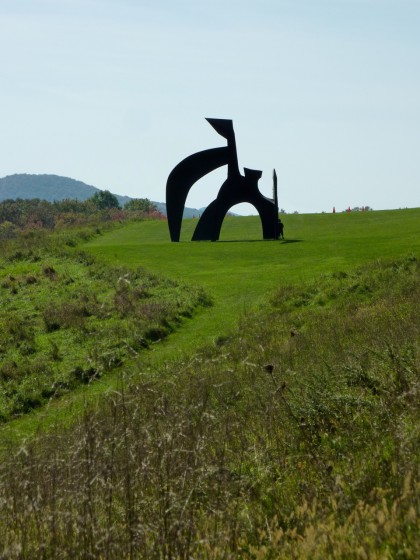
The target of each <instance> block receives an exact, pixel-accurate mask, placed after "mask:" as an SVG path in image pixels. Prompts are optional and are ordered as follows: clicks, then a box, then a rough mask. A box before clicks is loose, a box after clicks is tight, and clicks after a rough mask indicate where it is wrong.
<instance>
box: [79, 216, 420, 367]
mask: <svg viewBox="0 0 420 560" xmlns="http://www.w3.org/2000/svg"><path fill="white" fill-rule="evenodd" d="M284 222H285V238H286V239H285V241H283V242H277V241H262V240H261V237H262V235H261V224H260V221H259V218H258V217H240V218H238V217H228V218H226V220H225V222H224V225H223V228H222V233H221V237H220V241H219V242H217V243H211V242H195V243H191V242H189V240H190V239H191V236H192V233H193V229H194V227H195V225H196V223H197V222H196V220H186V221H184V224H183V230H182V236H181V242H180V243H170V242H169V234H168V230H167V226H166V224H165V223H162V222H148V223H138V224H132V225H130V226H128V227H125V228H121V229H119V230H115V231H113V232H112V233H110V234H108V235H106V236H103V237H99V238H96V239H95V240H94V241H92V242H90V243H89V244H88V245H87V249H88V250H89V251H91V252H92V253H93V254H95V255H96V256H98V257H99V258H100V259H101V260H104V261H105V262H108V263H110V264H115V263H124V265H128V266H139V265H140V266H144V267H145V268H146V269H148V270H151V271H152V272H158V273H160V274H163V275H165V276H168V277H170V278H176V279H179V280H181V279H182V280H183V281H185V282H189V283H192V284H198V285H200V286H202V287H203V288H204V289H205V290H206V292H208V293H209V294H210V295H211V296H212V297H213V300H214V306H213V307H212V308H210V309H206V310H205V312H203V313H201V314H200V315H199V316H197V317H195V318H194V320H193V321H191V322H189V324H187V325H185V327H184V328H183V329H182V332H179V333H177V334H175V335H173V336H172V337H171V339H170V341H168V342H167V343H165V348H159V354H160V356H162V359H168V357H171V356H176V354H177V353H179V352H182V351H184V350H186V351H187V352H190V351H192V350H193V349H194V348H197V347H198V346H199V345H201V344H203V343H208V342H211V341H213V340H214V339H216V338H217V337H219V336H222V335H223V334H224V333H226V332H227V331H229V329H231V328H232V327H233V326H234V325H235V324H236V323H237V321H238V319H239V317H240V316H241V314H243V313H245V312H247V311H249V310H250V309H251V308H253V307H254V306H256V305H258V304H260V303H261V302H263V301H264V300H266V298H267V294H268V293H270V291H272V290H274V289H275V288H277V287H279V286H282V285H286V284H295V285H297V284H302V283H304V282H307V281H310V280H311V279H313V278H316V277H319V276H320V275H321V274H325V273H330V272H334V271H335V272H337V271H346V270H349V269H351V268H352V267H354V266H357V265H359V264H362V263H364V262H369V261H371V260H373V259H377V258H385V259H386V258H395V257H398V256H401V255H410V254H417V255H418V254H419V251H420V209H408V210H400V211H381V212H367V213H349V214H348V213H341V214H316V215H308V214H305V215H296V214H295V215H288V216H286V217H285V218H284Z"/></svg>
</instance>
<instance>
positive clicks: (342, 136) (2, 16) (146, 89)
mask: <svg viewBox="0 0 420 560" xmlns="http://www.w3.org/2000/svg"><path fill="white" fill-rule="evenodd" d="M0 76H1V88H0V154H1V157H0V177H4V176H5V175H11V174H13V173H55V174H58V175H65V176H69V177H73V178H75V179H79V180H82V181H85V182H86V183H88V184H92V185H94V186H96V187H98V188H102V189H109V190H111V191H112V192H115V193H118V194H124V195H129V196H133V197H148V198H150V199H152V200H156V201H164V199H165V185H166V179H167V176H168V174H169V173H170V171H171V169H172V168H173V167H174V166H175V165H176V164H177V163H178V162H179V161H180V160H181V159H183V158H184V157H186V156H188V155H190V154H191V153H193V152H196V151H199V150H203V149H206V148H212V147H216V146H221V145H223V143H224V140H223V139H222V138H221V137H220V136H218V135H217V134H216V132H215V131H214V130H213V129H212V128H211V127H210V125H209V124H208V123H207V122H206V121H205V120H204V118H205V117H218V118H231V119H233V122H234V127H235V132H236V140H237V147H238V156H239V163H240V166H241V167H244V166H245V167H251V168H254V169H261V170H262V171H263V176H262V178H261V180H260V183H259V184H260V190H261V191H262V192H263V193H264V194H265V195H267V196H271V189H272V187H271V175H272V169H273V168H276V171H277V175H278V178H279V204H280V206H281V207H282V208H284V209H285V210H286V211H287V212H293V211H295V210H296V211H299V212H322V211H327V212H330V211H331V210H332V207H333V206H335V207H336V208H337V210H344V209H345V208H346V207H347V206H349V205H350V206H351V207H353V206H362V205H368V206H371V207H372V208H374V209H385V208H403V207H416V206H420V157H419V155H418V151H419V146H420V2H419V1H418V0H395V1H394V0H224V1H221V0H212V1H208V2H200V1H199V0H176V1H169V0H137V1H134V0H37V1H36V2H35V1H33V0H0ZM225 175H226V172H225V170H218V171H217V172H215V173H213V174H211V175H209V176H207V178H206V179H204V180H203V181H200V182H198V183H197V184H196V185H195V186H194V187H193V189H192V190H191V193H190V196H189V198H188V200H187V205H188V206H192V207H201V206H205V205H207V204H208V203H209V202H211V200H212V199H213V198H214V197H215V196H216V194H217V191H218V188H219V186H220V184H221V182H222V181H223V180H224V178H225ZM237 210H238V211H239V212H241V213H245V214H247V213H255V212H254V211H253V209H252V208H251V207H249V206H247V205H246V206H242V207H241V208H239V209H237Z"/></svg>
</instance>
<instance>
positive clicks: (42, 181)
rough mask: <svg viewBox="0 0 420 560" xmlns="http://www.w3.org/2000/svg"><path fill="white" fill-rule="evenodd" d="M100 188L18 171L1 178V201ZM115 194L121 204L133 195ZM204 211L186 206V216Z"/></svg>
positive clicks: (80, 195) (79, 194)
mask: <svg viewBox="0 0 420 560" xmlns="http://www.w3.org/2000/svg"><path fill="white" fill-rule="evenodd" d="M100 190H104V189H99V188H97V187H94V186H92V185H87V184H86V183H83V181H77V180H75V179H71V178H70V177H62V176H60V175H47V174H44V175H33V174H28V173H17V174H15V175H8V176H7V177H3V178H0V202H1V201H2V200H7V199H16V198H23V199H27V198H40V199H41V200H48V201H49V202H53V201H54V200H64V199H66V198H71V199H77V200H87V199H88V198H90V197H91V196H93V195H94V194H95V192H98V191H100ZM114 194H115V193H114ZM115 196H116V197H117V199H118V202H119V203H120V205H121V206H124V204H125V203H126V202H128V201H129V200H131V199H132V197H129V196H122V195H119V194H115ZM152 202H153V204H156V206H157V208H158V210H159V211H160V212H162V214H164V215H165V216H166V204H165V203H164V202H155V201H152ZM203 211H204V208H200V209H198V208H185V211H184V218H192V217H196V216H198V215H199V214H201V213H202V212H203Z"/></svg>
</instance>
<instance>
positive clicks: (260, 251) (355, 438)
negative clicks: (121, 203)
mask: <svg viewBox="0 0 420 560" xmlns="http://www.w3.org/2000/svg"><path fill="white" fill-rule="evenodd" d="M419 224H420V210H419V209H413V210H404V211H393V212H372V213H366V214H336V215H294V216H287V219H285V225H286V229H285V234H286V240H285V242H262V241H260V236H261V232H260V225H259V222H258V219H257V218H252V217H251V218H230V219H227V220H226V223H225V225H224V228H223V232H222V238H221V241H220V242H218V243H190V242H188V241H187V240H188V239H189V238H190V235H191V233H192V229H193V226H194V223H193V222H192V221H188V220H187V221H186V222H185V224H184V228H185V229H184V233H183V238H182V242H181V243H179V244H171V243H170V242H169V236H168V232H167V229H166V226H165V224H162V223H158V222H148V223H139V224H131V225H129V226H127V227H121V228H119V229H115V230H112V231H110V232H107V233H106V234H105V235H103V236H98V237H96V238H95V239H91V240H90V241H89V242H88V243H86V244H85V247H84V248H85V250H86V251H88V254H94V255H95V256H96V258H97V259H98V262H99V263H105V264H107V265H108V266H112V267H114V266H122V265H123V264H124V266H125V267H127V272H126V274H133V271H134V270H137V269H138V267H139V266H140V267H145V269H148V270H150V272H151V274H156V273H159V274H162V275H164V276H166V277H169V278H170V282H173V281H176V282H179V281H182V282H185V283H186V284H187V285H199V286H201V287H202V288H203V289H204V291H205V292H206V293H208V294H209V295H210V296H211V297H212V299H213V306H212V307H209V308H203V309H201V310H200V311H199V312H197V313H194V314H193V316H192V317H191V318H190V319H188V320H187V321H185V322H184V323H183V325H182V329H180V330H179V331H177V332H175V333H173V334H171V335H170V337H169V338H168V339H167V340H166V341H165V342H163V343H160V344H157V345H152V348H153V349H152V350H151V351H150V352H147V356H144V355H142V356H140V357H139V359H137V360H132V361H130V362H127V364H126V366H125V367H123V368H122V369H121V370H120V373H119V376H118V377H117V376H116V375H114V376H113V377H109V378H107V379H103V380H101V382H100V385H99V384H91V385H90V387H91V390H87V391H84V393H83V395H82V398H83V400H84V399H86V404H85V406H84V407H82V408H81V407H80V406H78V407H75V408H74V407H73V406H72V405H69V403H68V402H67V401H66V402H63V404H62V405H61V407H60V403H56V406H55V407H53V409H50V410H45V411H44V412H43V415H33V416H28V417H27V418H26V420H25V421H26V422H27V425H26V427H28V425H29V423H31V424H32V432H31V431H30V430H27V429H26V428H24V432H23V433H25V434H26V435H28V434H31V437H26V439H22V437H21V439H20V442H19V445H16V440H15V439H11V440H10V442H9V443H7V439H8V436H9V435H10V434H11V433H12V431H13V430H14V429H17V430H19V424H18V423H16V424H15V425H14V426H13V424H11V425H10V426H9V427H8V428H10V429H9V431H8V430H7V429H5V430H3V431H2V432H1V435H2V439H3V449H6V451H7V452H6V453H4V454H3V457H4V460H3V461H2V464H1V465H0V555H3V556H5V557H7V558H34V557H45V558H49V557H57V556H61V557H64V558H66V557H67V558H82V557H94V558H116V557H117V558H156V559H158V558H159V559H161V558H165V559H166V558H168V559H169V558H172V559H177V558H179V559H181V558H184V559H185V558H191V557H193V558H206V559H208V558H214V559H218V558H226V559H239V558H245V559H248V558H249V559H261V558H264V559H265V558H296V559H298V558H305V559H308V560H309V559H324V558H331V559H332V558H334V559H336V558H340V559H343V560H344V559H347V558H358V559H361V560H365V559H366V558H369V559H371V558H373V559H379V558H403V559H407V560H408V559H414V558H417V557H418V556H419V555H420V546H419V539H418V535H419V533H420V531H419V529H420V526H419V518H418V516H417V512H418V510H419V505H420V503H419V499H420V498H419V496H420V494H419V489H420V487H419V478H418V474H419V473H418V465H419V459H420V458H419V454H418V450H419V449H420V446H419V443H420V432H419V422H418V410H419V404H420V402H419V394H420V391H419V389H420V380H419V372H420V353H419V330H420V329H419V327H420V323H419V318H420V307H419V305H420V293H419V286H420V281H419V280H420V274H419V273H420V270H419V249H420V247H419V245H420V241H419V238H420V236H419ZM98 266H101V265H98ZM4 272H6V269H4ZM44 282H47V279H46V278H44V277H42V283H44ZM40 283H41V280H40ZM53 285H54V284H53ZM22 291H23V287H22ZM51 294H52V295H54V291H52V292H51ZM158 297H159V296H158ZM97 341H98V344H99V343H100V337H98V339H97ZM98 387H99V388H100V391H102V393H103V395H102V398H99V397H98V394H99V391H98V389H97V388H98ZM91 391H92V392H93V391H95V395H96V397H95V398H94V399H88V397H89V393H90V392H91ZM76 398H77V395H76V397H75V399H76ZM73 402H79V403H80V402H81V399H79V401H76V400H75V401H73ZM63 412H64V414H65V415H67V418H68V419H70V421H69V422H66V423H63V422H62V416H63ZM56 413H57V422H56V425H55V426H54V425H53V424H52V422H51V421H52V420H53V419H54V417H55V414H56ZM43 423H45V424H46V425H47V426H48V428H47V429H46V430H43V429H42V426H43ZM20 428H22V424H20ZM34 429H36V430H37V431H38V434H36V437H35V434H34ZM43 432H45V433H43Z"/></svg>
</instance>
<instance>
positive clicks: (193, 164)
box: [166, 119, 279, 241]
mask: <svg viewBox="0 0 420 560" xmlns="http://www.w3.org/2000/svg"><path fill="white" fill-rule="evenodd" d="M206 120H207V121H208V122H209V123H210V124H211V125H212V127H213V128H214V129H215V130H216V132H218V133H219V134H220V135H221V136H223V138H226V140H227V146H225V147H222V148H212V149H209V150H204V151H202V152H197V153H196V154H193V155H191V156H189V157H187V158H186V159H184V160H182V161H181V162H180V163H179V164H178V165H177V166H176V167H174V169H173V170H172V171H171V173H170V175H169V177H168V181H167V183H166V212H167V216H168V225H169V233H170V236H171V240H172V241H179V238H180V234H181V223H182V215H183V211H184V207H185V201H186V200H187V196H188V193H189V191H190V189H191V187H192V186H193V184H194V183H195V182H196V181H198V180H199V179H201V178H202V177H204V176H205V175H207V174H208V173H210V172H211V171H214V170H215V169H217V168H218V167H221V166H223V165H227V166H228V171H227V179H226V181H225V182H224V183H223V185H222V186H221V187H220V190H219V193H218V195H217V198H216V199H215V200H213V202H212V203H211V204H209V206H207V208H206V209H205V211H204V212H203V214H202V215H201V218H200V220H199V222H198V224H197V227H196V228H195V231H194V235H193V237H192V240H193V241H204V240H209V241H217V240H218V239H219V236H220V230H221V228H222V223H223V219H224V217H225V215H226V214H227V212H228V211H229V209H230V208H232V206H235V205H236V204H239V203H242V202H248V203H249V204H252V205H253V206H254V207H255V208H256V210H257V211H258V214H259V215H260V218H261V224H262V229H263V238H264V239H278V237H279V230H278V213H279V210H278V200H277V176H276V172H275V170H274V172H273V200H272V199H270V198H267V197H265V196H263V195H262V194H261V192H260V191H259V189H258V180H259V179H260V178H261V175H262V171H257V170H255V169H247V168H246V167H245V168H244V172H245V175H241V174H240V172H239V166H238V156H237V152H236V141H235V133H234V131H233V123H232V121H231V120H229V119H206Z"/></svg>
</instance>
